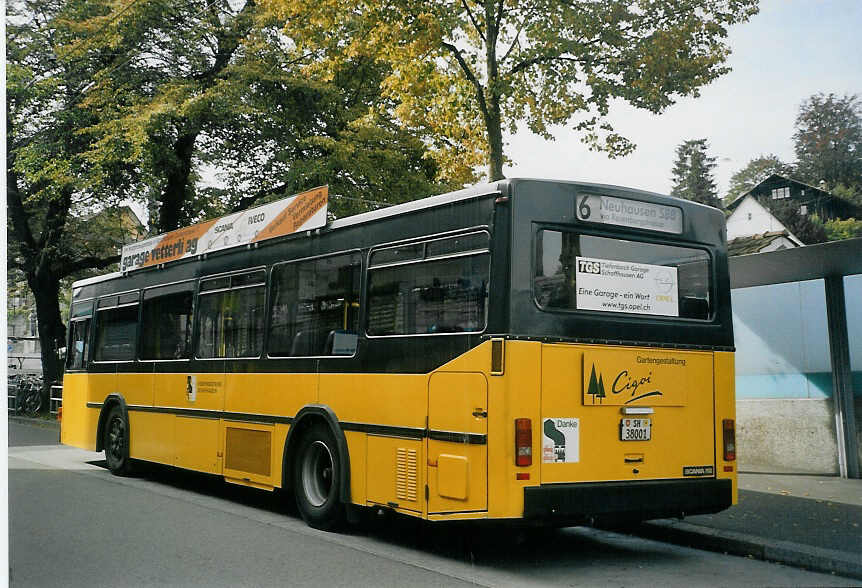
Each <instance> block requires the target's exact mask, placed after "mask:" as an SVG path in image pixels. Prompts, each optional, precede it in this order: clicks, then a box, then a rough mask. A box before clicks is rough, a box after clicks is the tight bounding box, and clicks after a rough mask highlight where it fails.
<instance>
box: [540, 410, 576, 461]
mask: <svg viewBox="0 0 862 588" xmlns="http://www.w3.org/2000/svg"><path fill="white" fill-rule="evenodd" d="M580 434H581V425H580V419H573V418H568V419H566V418H561V419H554V418H549V419H545V420H544V422H543V423H542V463H577V462H578V461H580V459H581V447H580V446H581V441H580V439H581V435H580Z"/></svg>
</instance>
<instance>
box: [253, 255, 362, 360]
mask: <svg viewBox="0 0 862 588" xmlns="http://www.w3.org/2000/svg"><path fill="white" fill-rule="evenodd" d="M361 269H362V261H361V257H360V256H359V254H358V253H349V254H342V255H332V256H327V257H320V258H316V259H310V260H306V261H299V262H291V263H285V264H281V265H277V266H275V267H274V268H273V270H272V293H273V294H272V307H271V308H270V331H269V354H270V355H271V356H280V357H315V356H326V355H339V356H352V355H354V354H355V353H356V346H357V341H358V339H359V336H358V330H359V280H360V276H361Z"/></svg>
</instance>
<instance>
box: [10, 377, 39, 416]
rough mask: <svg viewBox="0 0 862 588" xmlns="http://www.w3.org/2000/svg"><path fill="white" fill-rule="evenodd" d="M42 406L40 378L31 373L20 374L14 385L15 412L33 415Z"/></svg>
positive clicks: (37, 412)
mask: <svg viewBox="0 0 862 588" xmlns="http://www.w3.org/2000/svg"><path fill="white" fill-rule="evenodd" d="M41 408H42V378H40V377H39V376H34V375H31V374H25V375H22V376H20V378H19V379H18V383H17V385H16V387H15V413H16V414H25V415H27V416H31V417H34V416H36V415H38V414H39V410H41Z"/></svg>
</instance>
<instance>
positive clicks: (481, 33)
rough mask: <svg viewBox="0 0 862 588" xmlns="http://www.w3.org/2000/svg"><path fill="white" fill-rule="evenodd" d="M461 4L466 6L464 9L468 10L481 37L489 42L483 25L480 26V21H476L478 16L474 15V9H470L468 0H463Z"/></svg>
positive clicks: (468, 14)
mask: <svg viewBox="0 0 862 588" xmlns="http://www.w3.org/2000/svg"><path fill="white" fill-rule="evenodd" d="M461 5H462V6H463V7H464V10H466V11H467V16H469V17H470V22H472V23H473V28H474V29H476V32H477V33H479V38H480V39H482V40H483V41H486V42H487V39H486V38H485V33H484V32H483V31H482V27H481V26H479V23H477V22H476V17H475V16H473V11H472V10H470V7H469V6H468V5H467V0H461Z"/></svg>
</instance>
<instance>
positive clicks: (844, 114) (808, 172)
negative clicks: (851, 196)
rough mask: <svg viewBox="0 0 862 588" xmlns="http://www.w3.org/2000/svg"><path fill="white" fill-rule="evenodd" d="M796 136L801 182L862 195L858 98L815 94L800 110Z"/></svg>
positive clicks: (861, 119) (861, 125)
mask: <svg viewBox="0 0 862 588" xmlns="http://www.w3.org/2000/svg"><path fill="white" fill-rule="evenodd" d="M795 128H796V132H795V133H794V134H793V141H794V148H795V150H796V160H797V161H796V167H797V170H798V173H799V176H800V179H803V180H804V181H806V182H808V183H809V184H812V185H814V186H819V185H820V182H821V181H824V182H826V186H827V188H828V189H833V188H835V187H836V186H838V185H839V184H843V185H844V186H847V187H850V188H853V189H855V191H856V192H862V104H860V102H859V97H858V96H857V95H856V94H853V95H852V96H847V95H845V96H842V97H838V96H836V95H835V94H829V95H825V94H815V95H813V96H811V97H810V98H808V99H807V100H806V101H805V102H803V103H802V105H801V106H800V107H799V114H798V115H797V117H796V125H795Z"/></svg>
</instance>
